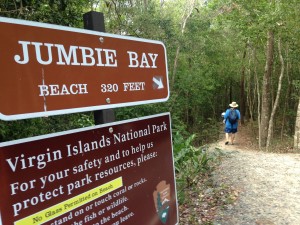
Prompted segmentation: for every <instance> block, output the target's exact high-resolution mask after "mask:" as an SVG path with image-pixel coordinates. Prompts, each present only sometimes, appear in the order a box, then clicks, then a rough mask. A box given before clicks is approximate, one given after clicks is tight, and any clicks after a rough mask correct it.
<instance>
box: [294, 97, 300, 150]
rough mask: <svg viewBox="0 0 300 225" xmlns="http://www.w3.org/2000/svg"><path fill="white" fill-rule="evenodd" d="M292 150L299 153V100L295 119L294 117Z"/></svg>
mask: <svg viewBox="0 0 300 225" xmlns="http://www.w3.org/2000/svg"><path fill="white" fill-rule="evenodd" d="M294 148H295V150H296V151H300V98H299V103H298V110H297V117H296V126H295V135H294Z"/></svg>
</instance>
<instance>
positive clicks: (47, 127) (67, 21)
mask: <svg viewBox="0 0 300 225" xmlns="http://www.w3.org/2000/svg"><path fill="white" fill-rule="evenodd" d="M91 10H93V11H98V12H103V14H104V18H105V29H106V32H108V33H112V34H120V35H126V36H134V37H140V38H147V39H153V40H159V41H162V42H163V43H164V44H165V46H166V48H167V59H168V70H169V84H170V93H171V95H170V99H169V100H168V101H167V102H165V103H160V104H149V105H143V106H138V107H126V108H120V109H116V110H115V114H116V117H117V119H118V120H123V119H128V118H134V117H137V116H143V115H152V114H155V113H161V112H166V111H170V112H171V116H172V121H173V122H172V124H173V132H174V133H180V134H181V135H182V136H189V135H191V134H197V139H196V140H197V144H199V145H203V144H207V143H209V142H211V141H214V140H215V139H217V138H218V137H219V132H220V125H221V123H220V122H221V121H222V118H221V113H222V112H223V111H225V109H226V108H227V107H228V104H229V103H230V102H232V101H236V102H238V103H239V106H240V111H241V114H242V120H241V123H242V124H243V123H245V122H247V123H251V124H252V126H253V131H254V132H253V133H254V135H256V136H257V137H258V139H257V140H258V142H259V146H260V147H262V148H264V147H268V146H270V145H271V144H272V142H273V141H274V140H275V139H282V138H283V137H289V138H292V137H293V136H294V140H295V143H294V146H295V147H298V148H300V131H299V130H300V108H299V107H300V106H299V102H300V98H299V96H300V75H299V72H300V65H299V61H300V60H299V55H300V54H299V49H300V48H299V47H300V41H299V38H298V37H299V31H300V14H299V10H300V2H299V1H298V0H289V1H283V0H258V1H249V0H100V1H98V0H97V1H96V0H78V1H67V0H39V1H38V0H13V1H11V0H1V1H0V16H2V17H11V18H18V19H24V20H30V21H38V22H43V23H51V24H58V25H63V26H70V27H78V28H83V19H82V17H83V14H84V13H86V12H88V11H91ZM1 32H5V31H1ZM297 112H298V116H297ZM296 118H298V119H296ZM297 120H298V121H297ZM93 123H94V120H93V113H92V112H89V113H80V114H70V115H63V116H53V117H47V118H37V119H28V120H21V121H11V122H4V121H1V122H0V141H7V140H14V139H18V138H23V137H29V136H36V135H40V134H46V133H50V132H56V131H61V130H68V129H72V128H77V127H84V126H89V125H92V124H93Z"/></svg>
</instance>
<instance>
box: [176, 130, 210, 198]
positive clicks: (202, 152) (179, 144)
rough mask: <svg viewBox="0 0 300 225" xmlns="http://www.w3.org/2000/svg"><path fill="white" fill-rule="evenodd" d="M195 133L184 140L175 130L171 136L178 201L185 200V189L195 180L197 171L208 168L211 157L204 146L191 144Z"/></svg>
mask: <svg viewBox="0 0 300 225" xmlns="http://www.w3.org/2000/svg"><path fill="white" fill-rule="evenodd" d="M194 139H195V135H191V136H190V137H188V138H187V139H186V140H185V138H184V137H183V136H182V135H181V134H180V133H179V132H176V133H175V135H174V138H173V151H174V165H175V170H176V174H177V176H176V181H177V192H178V199H179V202H181V203H182V202H183V201H184V200H185V190H186V188H189V187H191V186H192V185H194V184H195V183H196V182H197V178H198V175H199V173H201V172H205V171H207V170H209V168H210V167H209V161H210V160H211V158H210V157H209V156H208V154H207V153H206V147H202V148H195V147H194V146H193V145H192V142H193V140H194Z"/></svg>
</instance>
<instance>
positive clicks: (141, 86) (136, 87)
mask: <svg viewBox="0 0 300 225" xmlns="http://www.w3.org/2000/svg"><path fill="white" fill-rule="evenodd" d="M123 85H124V91H143V90H145V82H128V83H123Z"/></svg>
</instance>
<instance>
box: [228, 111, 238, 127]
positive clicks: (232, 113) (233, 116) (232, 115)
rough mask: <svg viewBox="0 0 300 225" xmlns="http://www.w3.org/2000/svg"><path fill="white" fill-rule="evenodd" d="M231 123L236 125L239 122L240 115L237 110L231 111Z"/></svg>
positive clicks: (229, 117)
mask: <svg viewBox="0 0 300 225" xmlns="http://www.w3.org/2000/svg"><path fill="white" fill-rule="evenodd" d="M228 120H229V123H231V124H235V123H236V122H237V120H238V115H237V112H236V111H235V109H231V110H230V112H229V116H228Z"/></svg>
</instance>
